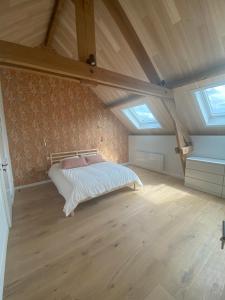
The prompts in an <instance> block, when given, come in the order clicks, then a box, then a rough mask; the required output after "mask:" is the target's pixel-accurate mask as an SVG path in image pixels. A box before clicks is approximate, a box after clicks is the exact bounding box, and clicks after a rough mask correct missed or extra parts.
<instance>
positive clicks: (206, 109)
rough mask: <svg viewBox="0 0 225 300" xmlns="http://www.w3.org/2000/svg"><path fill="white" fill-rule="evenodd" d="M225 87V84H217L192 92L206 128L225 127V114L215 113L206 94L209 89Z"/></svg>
mask: <svg viewBox="0 0 225 300" xmlns="http://www.w3.org/2000/svg"><path fill="white" fill-rule="evenodd" d="M222 85H224V86H225V82H224V81H222V82H217V83H213V84H209V85H205V86H202V87H200V88H199V89H195V90H193V91H192V95H193V97H194V98H195V100H196V102H197V103H198V107H199V109H200V113H201V116H202V117H203V121H204V124H205V126H206V127H225V113H221V114H220V113H214V112H213V111H212V109H211V104H210V100H209V96H208V94H207V92H206V90H207V89H211V88H215V87H219V86H222Z"/></svg>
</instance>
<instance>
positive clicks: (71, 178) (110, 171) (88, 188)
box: [48, 149, 142, 216]
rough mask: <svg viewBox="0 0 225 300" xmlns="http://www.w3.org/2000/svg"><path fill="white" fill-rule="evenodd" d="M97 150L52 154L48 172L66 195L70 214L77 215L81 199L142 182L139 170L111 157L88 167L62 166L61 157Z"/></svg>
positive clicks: (66, 204) (84, 154) (67, 212)
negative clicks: (112, 160)
mask: <svg viewBox="0 0 225 300" xmlns="http://www.w3.org/2000/svg"><path fill="white" fill-rule="evenodd" d="M95 154H97V150H96V149H91V150H84V151H83V150H80V151H72V152H60V153H51V154H50V164H51V167H50V169H49V171H48V176H49V177H50V179H51V180H52V182H53V183H54V184H55V186H56V188H57V190H58V192H59V193H60V194H61V195H62V196H63V197H64V199H65V205H64V208H63V211H64V213H65V215H66V216H69V215H74V210H75V208H76V207H77V205H78V204H79V203H81V202H84V201H87V200H90V199H92V198H95V197H98V196H100V195H104V194H106V193H109V192H112V191H115V190H118V189H121V188H123V187H125V186H131V185H133V186H134V189H135V187H136V185H139V186H142V182H141V180H140V179H139V177H138V176H137V174H136V173H135V172H134V171H132V170H131V169H129V168H127V167H125V166H123V165H120V164H117V163H112V162H109V161H104V162H100V163H95V164H91V165H88V166H85V167H78V168H73V169H62V168H61V165H60V161H61V160H62V159H64V158H68V157H73V156H80V155H83V156H88V155H95Z"/></svg>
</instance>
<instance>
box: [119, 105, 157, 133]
mask: <svg viewBox="0 0 225 300" xmlns="http://www.w3.org/2000/svg"><path fill="white" fill-rule="evenodd" d="M142 105H145V106H146V107H147V109H148V110H149V113H150V114H151V115H152V116H153V118H154V120H152V121H148V122H140V120H139V118H138V115H137V113H136V112H134V111H133V109H132V108H134V107H138V106H142ZM121 112H122V113H123V115H125V116H126V117H127V119H128V120H129V122H130V123H131V124H132V125H133V126H134V127H135V128H136V129H139V130H144V129H146V130H147V129H149V130H151V129H161V128H162V126H161V124H160V122H159V121H158V120H157V118H156V117H155V116H154V114H153V113H152V110H151V108H150V107H149V105H148V104H147V103H144V102H142V103H138V104H134V105H132V106H131V105H130V106H128V107H124V108H122V109H121Z"/></svg>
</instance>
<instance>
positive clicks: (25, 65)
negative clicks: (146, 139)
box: [0, 41, 173, 98]
mask: <svg viewBox="0 0 225 300" xmlns="http://www.w3.org/2000/svg"><path fill="white" fill-rule="evenodd" d="M0 65H3V66H11V67H12V66H13V67H16V68H22V69H29V70H33V71H35V70H36V71H42V72H44V73H49V74H53V75H57V76H61V77H67V78H70V79H79V80H83V79H86V80H89V81H91V82H93V83H97V84H101V85H105V86H109V87H115V88H120V89H123V90H126V91H129V92H131V93H136V94H140V95H151V96H157V97H161V98H172V97H173V95H172V91H171V90H169V89H167V88H164V87H161V86H158V85H155V84H151V83H149V82H146V81H141V80H138V79H135V78H132V77H129V76H125V75H122V74H118V73H115V72H112V71H109V70H106V69H102V68H98V67H91V66H90V65H88V64H86V63H83V62H80V61H75V60H73V59H70V58H66V57H63V56H61V55H58V54H56V53H50V52H49V51H47V50H46V49H44V48H30V47H27V46H22V45H18V44H14V43H10V42H6V41H0Z"/></svg>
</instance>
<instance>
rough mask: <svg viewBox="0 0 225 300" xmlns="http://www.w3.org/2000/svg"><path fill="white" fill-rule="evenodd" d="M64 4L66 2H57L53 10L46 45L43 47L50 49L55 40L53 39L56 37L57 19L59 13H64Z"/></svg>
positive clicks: (56, 0) (59, 0)
mask: <svg viewBox="0 0 225 300" xmlns="http://www.w3.org/2000/svg"><path fill="white" fill-rule="evenodd" d="M64 3H65V0H55V3H54V6H53V10H52V14H51V17H50V20H49V24H48V29H47V32H46V36H45V40H44V43H43V45H44V46H45V47H50V46H51V43H52V40H53V37H54V33H55V29H56V24H57V17H58V15H59V13H60V12H61V11H62V8H63V5H64Z"/></svg>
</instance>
